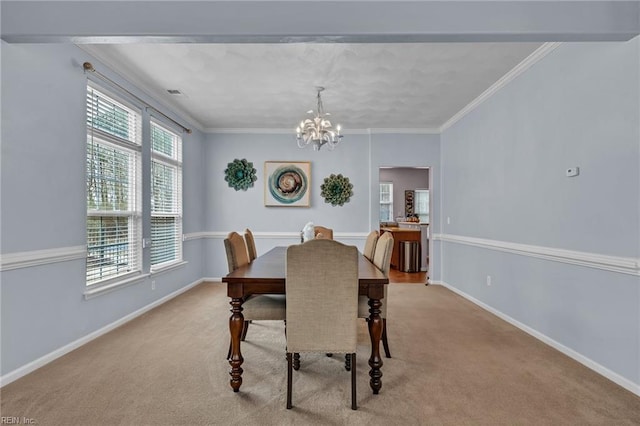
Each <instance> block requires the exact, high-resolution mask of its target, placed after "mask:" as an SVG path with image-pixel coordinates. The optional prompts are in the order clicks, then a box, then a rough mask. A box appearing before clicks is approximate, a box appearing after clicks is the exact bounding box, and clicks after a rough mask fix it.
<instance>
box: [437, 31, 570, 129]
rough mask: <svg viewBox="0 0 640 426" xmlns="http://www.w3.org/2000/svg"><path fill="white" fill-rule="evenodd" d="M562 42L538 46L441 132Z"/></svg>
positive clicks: (446, 123) (444, 126) (449, 121)
mask: <svg viewBox="0 0 640 426" xmlns="http://www.w3.org/2000/svg"><path fill="white" fill-rule="evenodd" d="M561 44H562V43H544V44H543V45H542V46H540V47H539V48H537V49H536V50H535V51H534V52H533V53H531V54H530V55H529V56H527V57H526V58H525V59H524V60H523V61H522V62H520V63H519V64H518V65H516V66H515V67H513V68H512V69H511V70H510V71H509V72H507V73H506V74H505V75H503V76H502V77H501V78H500V79H499V80H498V81H496V82H495V83H493V84H492V85H491V86H490V87H489V88H488V89H487V90H485V91H484V92H482V93H481V94H480V96H478V97H477V98H475V99H474V100H472V101H471V102H469V104H467V106H465V107H464V108H462V109H461V110H460V111H458V112H457V113H456V114H455V115H454V116H453V117H451V118H450V119H449V120H447V121H446V122H445V123H444V124H443V125H442V126H440V128H439V129H438V131H439V133H442V132H444V131H445V130H447V129H448V128H449V127H451V126H453V125H454V124H455V123H457V122H458V121H460V120H461V119H462V118H463V117H464V116H466V115H467V114H469V113H470V112H471V111H473V110H474V109H476V108H477V107H478V106H480V105H481V104H482V103H483V102H484V101H486V100H487V99H489V98H491V97H492V96H493V95H494V94H495V93H496V92H498V91H499V90H500V89H502V88H503V87H505V86H506V85H507V84H509V83H510V82H512V81H513V80H515V79H516V78H517V77H518V76H519V75H520V74H522V73H524V72H525V71H527V70H528V69H529V68H531V67H532V66H533V65H534V64H535V63H537V62H538V61H539V60H541V59H542V58H544V57H545V56H547V55H548V54H549V53H551V52H553V51H554V50H555V49H556V48H557V47H558V46H560V45H561Z"/></svg>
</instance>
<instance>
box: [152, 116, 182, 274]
mask: <svg viewBox="0 0 640 426" xmlns="http://www.w3.org/2000/svg"><path fill="white" fill-rule="evenodd" d="M181 260H182V138H180V137H179V136H178V135H177V134H175V133H173V132H172V131H170V130H169V129H167V128H165V127H163V126H162V125H160V124H159V123H156V122H153V121H152V122H151V269H152V270H153V269H157V268H161V267H163V266H166V265H168V264H170V263H173V262H178V261H181Z"/></svg>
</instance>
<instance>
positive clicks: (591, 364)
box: [430, 281, 640, 396]
mask: <svg viewBox="0 0 640 426" xmlns="http://www.w3.org/2000/svg"><path fill="white" fill-rule="evenodd" d="M430 284H436V285H441V286H443V287H446V288H448V289H449V290H451V291H453V292H454V293H456V294H458V295H460V296H462V297H464V298H465V299H467V300H469V301H470V302H472V303H474V304H476V305H478V306H479V307H481V308H482V309H484V310H486V311H488V312H491V313H492V314H494V315H495V316H497V317H498V318H500V319H503V320H504V321H506V322H508V323H509V324H511V325H513V326H515V327H517V328H519V329H520V330H522V331H524V332H525V333H527V334H530V335H531V336H533V337H535V338H536V339H538V340H540V341H542V342H544V343H546V344H547V345H549V346H551V347H552V348H554V349H557V350H558V351H560V352H562V353H563V354H565V355H567V356H568V357H570V358H573V359H574V360H576V361H578V362H579V363H580V364H582V365H584V366H586V367H588V368H590V369H591V370H593V371H595V372H596V373H598V374H600V375H602V376H604V377H606V378H607V379H609V380H611V381H612V382H614V383H616V384H618V385H620V386H622V387H623V388H625V389H626V390H628V391H630V392H633V393H634V394H636V395H638V396H640V384H638V383H634V382H632V381H631V380H629V379H627V378H625V377H622V376H621V375H619V374H618V373H615V372H613V371H611V370H609V369H608V368H606V367H604V366H602V365H600V364H598V363H597V362H595V361H593V360H592V359H590V358H587V357H586V356H584V355H582V354H580V353H578V352H576V351H574V350H573V349H571V348H568V347H567V346H565V345H563V344H562V343H560V342H557V341H555V340H553V339H552V338H550V337H549V336H547V335H545V334H542V333H540V332H539V331H537V330H535V329H533V328H531V327H529V326H527V325H525V324H523V323H521V322H520V321H518V320H515V319H513V318H511V317H510V316H509V315H506V314H504V313H502V312H500V311H499V310H497V309H495V308H492V307H491V306H489V305H487V304H486V303H484V302H481V301H480V300H478V299H476V298H475V297H473V296H471V295H469V294H467V293H465V292H463V291H461V290H459V289H457V288H455V287H453V286H451V285H449V284H447V283H446V282H444V281H430Z"/></svg>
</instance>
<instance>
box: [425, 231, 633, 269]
mask: <svg viewBox="0 0 640 426" xmlns="http://www.w3.org/2000/svg"><path fill="white" fill-rule="evenodd" d="M433 239H434V240H439V241H446V242H450V243H456V244H464V245H468V246H474V247H481V248H486V249H491V250H497V251H503V252H507V253H512V254H518V255H522V256H529V257H536V258H539V259H545V260H551V261H554V262H560V263H568V264H571V265H579V266H586V267H588V268H595V269H601V270H604V271H610V272H617V273H620V274H627V275H635V276H640V258H634V257H620V256H609V255H604V254H597V253H589V252H584V251H576V250H566V249H559V248H553V247H543V246H534V245H529V244H520V243H512V242H508V241H497V240H489V239H485V238H475V237H465V236H462V235H452V234H433Z"/></svg>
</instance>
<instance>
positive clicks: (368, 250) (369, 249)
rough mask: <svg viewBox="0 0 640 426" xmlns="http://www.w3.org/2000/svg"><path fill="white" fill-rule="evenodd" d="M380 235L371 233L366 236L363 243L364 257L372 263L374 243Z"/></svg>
mask: <svg viewBox="0 0 640 426" xmlns="http://www.w3.org/2000/svg"><path fill="white" fill-rule="evenodd" d="M379 236H380V233H379V232H378V231H371V232H369V235H367V241H365V243H364V252H363V253H362V254H364V257H366V258H367V259H369V260H370V261H372V262H373V256H374V254H375V252H376V243H377V242H378V237H379Z"/></svg>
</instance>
